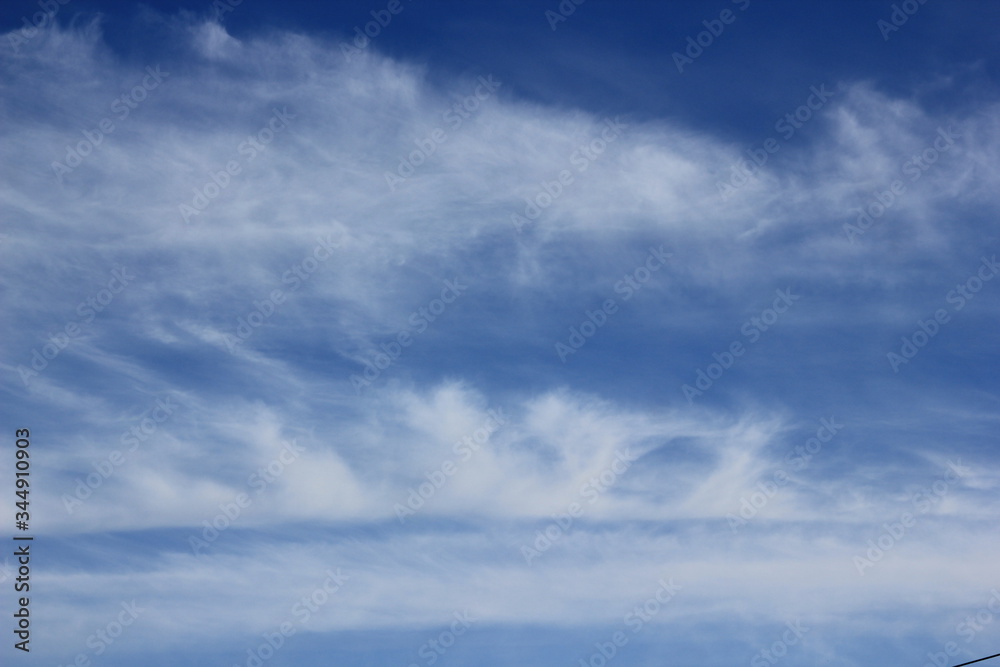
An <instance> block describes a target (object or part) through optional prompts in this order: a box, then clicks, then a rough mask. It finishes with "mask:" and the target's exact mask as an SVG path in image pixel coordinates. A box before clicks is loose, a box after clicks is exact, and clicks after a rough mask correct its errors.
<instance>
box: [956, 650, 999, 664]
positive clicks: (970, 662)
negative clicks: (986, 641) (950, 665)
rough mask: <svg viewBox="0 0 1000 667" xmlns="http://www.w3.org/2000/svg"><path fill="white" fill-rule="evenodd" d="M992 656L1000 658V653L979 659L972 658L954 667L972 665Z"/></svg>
mask: <svg viewBox="0 0 1000 667" xmlns="http://www.w3.org/2000/svg"><path fill="white" fill-rule="evenodd" d="M991 658H1000V653H997V654H996V655H988V656H986V657H985V658H980V659H979V660H970V661H969V662H963V663H962V664H961V665H955V666H954V667H965V666H966V665H971V664H972V663H974V662H982V661H983V660H990V659H991Z"/></svg>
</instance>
